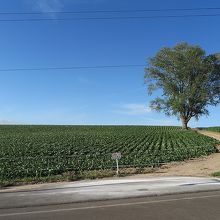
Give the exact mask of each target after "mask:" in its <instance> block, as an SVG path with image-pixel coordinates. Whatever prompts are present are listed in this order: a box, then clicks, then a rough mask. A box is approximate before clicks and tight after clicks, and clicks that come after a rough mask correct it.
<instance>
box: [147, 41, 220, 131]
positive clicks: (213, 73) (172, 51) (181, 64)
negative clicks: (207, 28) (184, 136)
mask: <svg viewBox="0 0 220 220" xmlns="http://www.w3.org/2000/svg"><path fill="white" fill-rule="evenodd" d="M145 82H146V84H147V87H148V92H149V94H150V95H151V94H152V92H153V91H154V90H156V89H159V90H160V92H161V93H162V94H161V96H159V97H156V98H155V99H154V100H152V101H151V104H150V106H151V108H152V109H155V110H157V111H163V112H165V114H166V115H169V116H170V115H174V116H177V117H178V119H180V120H181V121H182V127H183V128H184V129H187V128H188V126H187V124H188V122H189V120H190V119H191V118H193V117H194V118H196V119H197V120H198V119H199V117H200V116H202V115H208V114H209V111H208V108H207V107H208V106H209V105H213V106H216V105H217V104H218V103H220V54H218V53H216V54H210V55H206V53H205V51H204V50H203V49H202V48H201V47H200V46H197V45H189V44H188V43H186V42H183V43H179V44H177V45H175V46H174V47H163V48H162V49H160V50H159V51H158V52H157V53H156V55H155V56H154V57H152V58H149V60H148V65H147V67H146V68H145Z"/></svg>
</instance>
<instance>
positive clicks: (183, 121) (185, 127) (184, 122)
mask: <svg viewBox="0 0 220 220" xmlns="http://www.w3.org/2000/svg"><path fill="white" fill-rule="evenodd" d="M180 118H181V121H182V129H188V126H187V124H188V120H187V119H186V118H184V117H180Z"/></svg>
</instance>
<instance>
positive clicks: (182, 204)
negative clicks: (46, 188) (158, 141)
mask: <svg viewBox="0 0 220 220" xmlns="http://www.w3.org/2000/svg"><path fill="white" fill-rule="evenodd" d="M0 219H4V220H15V219H16V220H27V219H28V220H29V219H31V220H38V219H41V220H49V219H53V220H58V219H59V220H60V219H65V220H69V219H71V220H72V219H77V220H87V219H89V220H93V219H94V220H109V219H114V220H131V219H135V220H142V219H144V220H148V219H149V220H159V219H163V220H197V219H198V220H219V219H220V191H212V192H203V193H190V194H179V195H171V196H157V197H145V198H131V199H121V200H109V201H102V202H98V201H94V202H83V203H72V204H66V205H65V204H62V205H48V206H40V207H29V208H10V209H0Z"/></svg>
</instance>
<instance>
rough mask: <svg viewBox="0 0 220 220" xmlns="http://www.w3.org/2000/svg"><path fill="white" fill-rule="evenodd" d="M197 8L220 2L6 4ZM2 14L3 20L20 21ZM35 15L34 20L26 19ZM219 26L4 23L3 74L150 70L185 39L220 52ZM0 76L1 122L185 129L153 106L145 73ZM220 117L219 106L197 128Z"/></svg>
mask: <svg viewBox="0 0 220 220" xmlns="http://www.w3.org/2000/svg"><path fill="white" fill-rule="evenodd" d="M12 2H13V3H12ZM193 7H220V3H219V1H217V0H215V1H214V0H213V1H212V0H210V1H205V0H201V1H199V0H194V1H192V0H185V1H174V0H167V1H163V0H154V1H150V0H149V1H146V0H137V1H133V0H120V1H119V0H35V1H34V0H33V1H29V0H17V1H6V0H5V1H2V2H1V12H24V11H26V12H36V11H41V12H45V11H86V10H125V9H128V10H129V9H165V8H193ZM217 12H219V11H213V13H217ZM200 13H201V12H200ZM202 13H209V12H205V11H204V12H202ZM154 14H156V15H158V14H159V15H161V13H154ZM154 14H153V13H148V14H146V13H145V14H143V13H141V14H134V15H154ZM163 14H170V13H163ZM174 14H175V13H174ZM119 15H120V16H121V14H119ZM126 15H128V16H129V15H131V14H126ZM132 15H133V14H132ZM0 16H1V17H0V19H11V18H15V19H16V18H20V17H19V16H18V15H13V16H12V15H0ZM65 16H66V15H65ZM72 16H74V15H72ZM78 16H82V17H83V16H84V17H91V15H90V14H89V15H87V14H86V15H78ZM96 16H99V15H96ZM109 16H112V14H109ZM30 17H33V15H32V16H27V18H30ZM41 17H45V18H48V17H49V18H56V17H57V15H55V14H50V15H46V14H43V15H42V16H41ZM22 18H24V17H22ZM25 18H26V17H25ZM219 23H220V17H205V18H201V17H197V18H176V19H173V18H166V19H155V20H153V19H149V20H109V21H106V20H105V21H88V20H86V21H63V22H61V21H55V20H52V21H42V22H36V21H35V22H0V29H1V34H0V45H1V47H0V48H1V49H0V69H5V68H35V67H62V66H63V67H65V66H96V65H99V66H102V65H121V64H145V63H146V59H147V58H148V57H150V56H153V55H154V54H155V53H156V51H157V50H159V49H160V48H161V47H162V46H173V45H174V44H176V43H178V42H181V41H187V42H189V43H191V44H199V45H201V46H202V47H203V48H204V49H205V50H206V51H207V53H213V52H220V44H219V39H220V30H219V28H218V27H219ZM0 76H1V80H0V94H1V96H0V97H1V98H0V104H1V105H0V106H1V107H0V123H1V124H7V123H9V124H10V123H22V124H141V125H143V124H144V125H145V124H146V125H148V124H149V125H154V124H155V125H179V124H180V122H179V121H177V120H176V118H174V117H169V118H168V117H166V116H164V114H163V113H156V112H152V111H151V110H150V109H149V108H148V105H149V101H150V100H151V99H152V97H150V96H148V94H147V93H146V86H145V85H144V79H143V76H144V71H143V67H129V68H105V69H80V70H53V71H52V70H50V71H45V70H44V71H16V72H0ZM219 112H220V106H218V107H215V108H210V116H209V117H202V118H201V119H200V120H199V122H195V121H194V120H192V121H191V122H190V126H214V125H219V124H220V114H219Z"/></svg>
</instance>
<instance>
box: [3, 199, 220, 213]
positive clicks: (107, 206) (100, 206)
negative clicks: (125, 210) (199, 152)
mask: <svg viewBox="0 0 220 220" xmlns="http://www.w3.org/2000/svg"><path fill="white" fill-rule="evenodd" d="M214 197H220V195H210V196H195V197H183V198H177V199H164V200H155V201H146V202H131V203H118V204H110V205H98V206H86V207H76V208H66V209H52V210H42V211H31V212H15V213H6V214H0V217H7V216H18V215H32V214H45V213H54V212H67V211H77V210H86V209H99V208H111V207H118V206H131V205H143V204H154V203H163V202H175V201H181V200H193V199H206V198H214Z"/></svg>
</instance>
